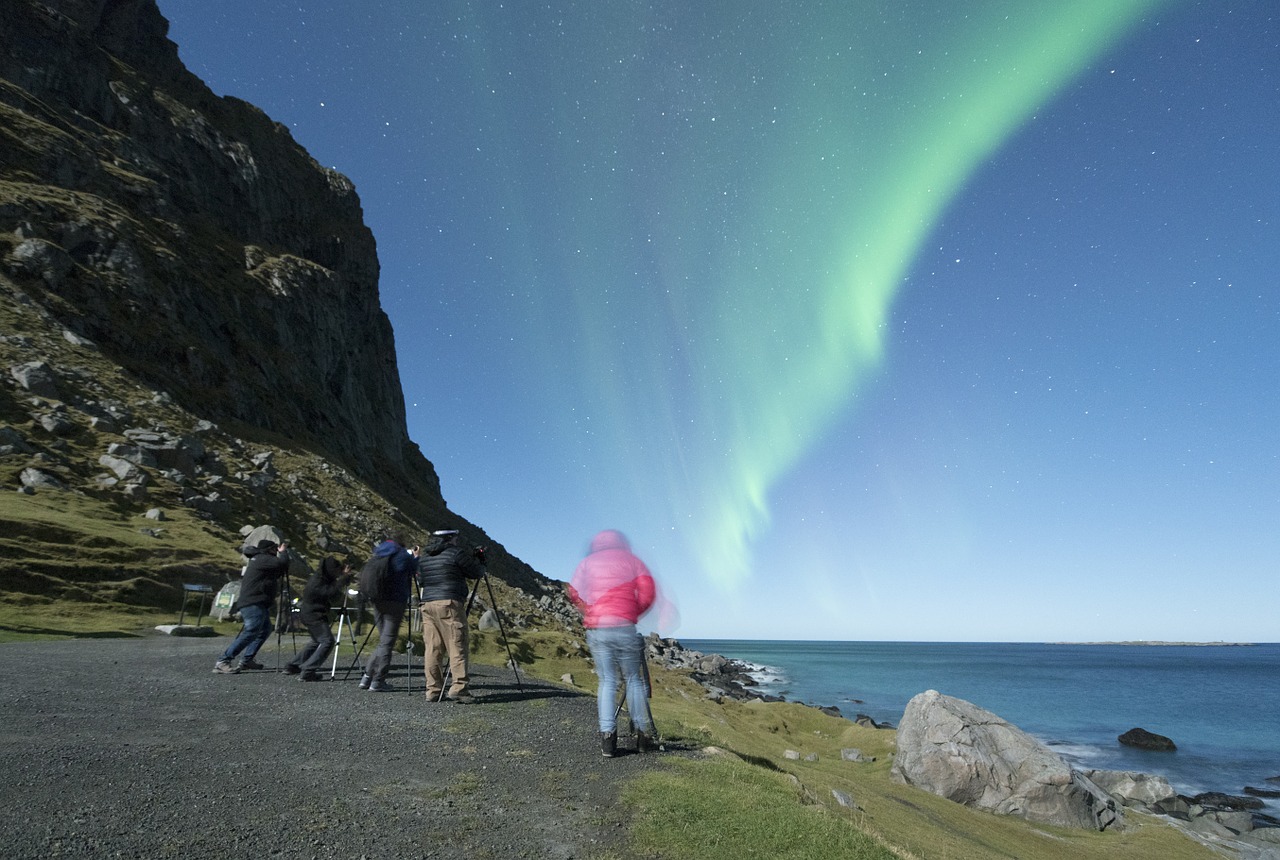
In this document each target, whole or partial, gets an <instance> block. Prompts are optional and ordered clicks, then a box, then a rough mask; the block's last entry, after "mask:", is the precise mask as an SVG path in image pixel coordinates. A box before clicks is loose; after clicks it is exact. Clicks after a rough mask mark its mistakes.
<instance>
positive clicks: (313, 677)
mask: <svg viewBox="0 0 1280 860" xmlns="http://www.w3.org/2000/svg"><path fill="white" fill-rule="evenodd" d="M298 672H299V673H300V674H299V675H298V680H299V681H319V680H321V678H320V676H319V675H318V674H317V673H316V672H315V671H310V672H303V671H302V670H301V669H299V670H298ZM289 674H291V675H292V674H293V673H292V672H290V673H289Z"/></svg>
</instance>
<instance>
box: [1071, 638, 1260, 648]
mask: <svg viewBox="0 0 1280 860" xmlns="http://www.w3.org/2000/svg"><path fill="white" fill-rule="evenodd" d="M1048 644H1050V645H1160V646H1172V645H1181V646H1190V647H1194V648H1254V647H1257V644H1258V643H1257V642H1161V641H1158V640H1147V639H1133V640H1130V641H1127V642H1050V643H1048Z"/></svg>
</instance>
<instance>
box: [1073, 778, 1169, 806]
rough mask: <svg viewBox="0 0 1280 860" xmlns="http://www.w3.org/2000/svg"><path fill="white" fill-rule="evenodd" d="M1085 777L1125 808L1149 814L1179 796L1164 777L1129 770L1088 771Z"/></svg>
mask: <svg viewBox="0 0 1280 860" xmlns="http://www.w3.org/2000/svg"><path fill="white" fill-rule="evenodd" d="M1084 775H1085V776H1087V777H1088V778H1089V780H1090V781H1091V782H1093V784H1094V785H1096V786H1098V788H1100V789H1102V790H1103V791H1105V792H1106V793H1107V794H1109V795H1111V796H1112V797H1114V798H1115V799H1116V800H1118V801H1120V802H1121V803H1123V804H1124V805H1125V806H1132V807H1135V808H1137V809H1141V810H1143V811H1147V812H1152V811H1157V810H1158V809H1160V808H1161V804H1165V803H1168V802H1170V801H1172V800H1174V799H1176V798H1177V796H1178V793H1177V792H1176V791H1174V790H1173V786H1171V785H1170V784H1169V780H1167V779H1165V778H1164V777H1163V776H1154V775H1152V774H1149V773H1135V772H1134V771H1129V770H1087V771H1085V772H1084Z"/></svg>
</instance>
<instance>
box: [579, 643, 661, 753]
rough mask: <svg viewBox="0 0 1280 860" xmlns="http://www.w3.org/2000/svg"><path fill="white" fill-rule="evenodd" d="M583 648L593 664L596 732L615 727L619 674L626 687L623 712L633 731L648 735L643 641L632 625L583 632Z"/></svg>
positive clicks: (649, 731)
mask: <svg viewBox="0 0 1280 860" xmlns="http://www.w3.org/2000/svg"><path fill="white" fill-rule="evenodd" d="M587 647H588V648H590V649H591V656H592V657H593V658H594V659H595V661H596V676H597V677H598V678H599V679H600V686H599V688H598V689H597V690H596V713H597V715H598V716H599V718H600V731H601V732H604V733H606V734H607V733H609V732H613V731H616V730H617V728H618V704H617V702H618V681H619V675H621V676H622V677H621V679H622V680H624V681H625V682H626V685H627V713H628V714H630V715H631V724H632V725H633V726H635V728H636V731H641V732H645V733H646V734H651V733H652V732H653V718H652V717H650V716H649V691H648V688H647V687H646V686H645V683H644V640H642V639H641V638H640V637H639V636H637V635H636V627H635V625H634V624H628V625H626V626H625V627H596V628H591V629H588V630H587Z"/></svg>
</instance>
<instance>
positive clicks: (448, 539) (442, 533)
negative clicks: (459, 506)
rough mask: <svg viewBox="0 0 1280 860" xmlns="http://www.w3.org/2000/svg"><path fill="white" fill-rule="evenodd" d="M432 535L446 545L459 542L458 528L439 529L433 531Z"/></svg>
mask: <svg viewBox="0 0 1280 860" xmlns="http://www.w3.org/2000/svg"><path fill="white" fill-rule="evenodd" d="M431 536H432V537H433V538H435V539H437V540H438V541H439V542H440V543H442V544H444V545H445V546H452V545H454V544H456V543H457V542H458V530H457V529H439V530H437V531H433V532H432V533H431Z"/></svg>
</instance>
